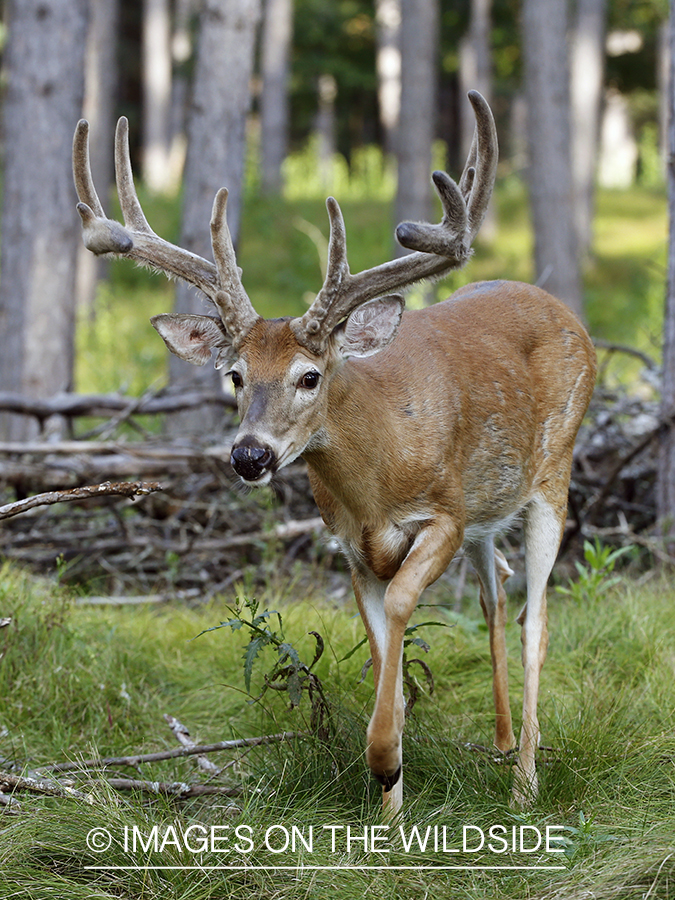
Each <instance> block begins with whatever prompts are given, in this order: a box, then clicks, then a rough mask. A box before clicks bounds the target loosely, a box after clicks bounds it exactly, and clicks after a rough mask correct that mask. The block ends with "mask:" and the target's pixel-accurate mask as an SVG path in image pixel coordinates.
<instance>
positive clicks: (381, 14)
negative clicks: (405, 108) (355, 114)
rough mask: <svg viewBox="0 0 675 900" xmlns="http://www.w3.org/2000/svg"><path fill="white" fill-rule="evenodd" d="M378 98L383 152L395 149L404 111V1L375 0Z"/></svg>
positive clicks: (391, 152)
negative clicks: (402, 42)
mask: <svg viewBox="0 0 675 900" xmlns="http://www.w3.org/2000/svg"><path fill="white" fill-rule="evenodd" d="M375 25H376V33H375V40H376V46H377V49H376V58H375V65H376V69H377V100H378V106H379V112H380V124H381V126H382V131H383V133H384V151H385V153H388V154H394V153H395V152H396V136H397V133H398V124H399V117H400V113H401V0H375Z"/></svg>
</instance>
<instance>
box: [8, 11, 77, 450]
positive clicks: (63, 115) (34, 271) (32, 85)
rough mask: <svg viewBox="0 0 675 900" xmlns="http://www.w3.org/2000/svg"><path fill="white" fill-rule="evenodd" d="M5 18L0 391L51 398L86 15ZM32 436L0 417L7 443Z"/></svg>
mask: <svg viewBox="0 0 675 900" xmlns="http://www.w3.org/2000/svg"><path fill="white" fill-rule="evenodd" d="M7 13H8V18H7V21H8V25H9V39H8V42H7V46H6V49H5V60H4V62H5V68H6V76H7V85H6V89H5V96H4V109H3V117H4V124H3V134H4V140H5V166H4V187H3V204H2V238H3V239H2V251H1V258H0V271H1V273H2V274H1V277H0V385H2V389H3V390H5V391H17V392H22V393H26V394H28V395H29V396H33V397H49V396H52V395H53V394H55V393H58V392H59V391H64V390H67V389H68V388H70V387H71V385H72V378H73V345H74V328H75V269H76V260H77V251H78V246H79V243H80V237H79V234H78V232H79V231H80V223H79V221H78V220H79V217H78V215H77V213H76V212H75V209H74V207H75V202H76V199H77V198H76V196H75V191H74V188H73V178H72V172H71V162H70V158H71V148H72V140H73V130H74V127H75V124H76V122H77V120H78V118H79V117H80V116H81V113H82V95H83V91H84V48H85V41H86V24H87V5H86V0H12V2H10V3H9V4H8V7H7ZM34 431H35V426H34V425H33V424H31V423H30V421H29V420H28V419H25V418H19V417H14V416H2V417H0V435H1V436H2V439H3V440H19V439H25V438H27V437H30V436H33V434H34Z"/></svg>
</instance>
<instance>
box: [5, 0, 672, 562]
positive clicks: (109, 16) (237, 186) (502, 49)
mask: <svg viewBox="0 0 675 900" xmlns="http://www.w3.org/2000/svg"><path fill="white" fill-rule="evenodd" d="M669 21H670V22H671V25H672V18H671V19H670V20H669V9H668V4H667V3H666V2H665V0H569V2H563V0H334V2H331V3H325V2H319V0H144V2H142V3H137V2H132V0H5V3H4V5H3V10H2V31H1V38H2V65H3V68H2V86H3V94H2V132H1V141H2V151H3V167H2V172H3V182H2V223H1V228H2V248H1V254H0V441H4V443H3V445H2V446H3V448H4V450H3V453H5V454H8V456H7V457H6V459H7V460H8V461H7V462H6V463H3V464H2V466H0V468H1V471H0V475H1V476H2V479H3V485H4V488H5V489H6V490H5V493H6V495H7V496H8V498H9V497H11V496H12V494H13V495H15V496H18V497H21V496H25V495H26V494H29V493H31V492H34V491H35V490H38V489H40V488H42V489H44V488H45V487H53V486H55V485H56V484H57V482H58V486H64V485H65V486H72V485H73V484H79V483H86V481H84V479H85V478H89V479H90V480H96V478H100V476H101V474H102V471H105V472H106V473H107V477H114V476H115V475H117V474H129V472H126V473H125V472H122V471H121V470H120V471H119V472H118V470H117V469H116V468H115V465H113V464H112V463H111V462H110V460H109V461H108V463H107V464H106V465H107V466H108V468H106V467H105V465H104V464H103V463H101V464H100V466H98V467H97V466H94V467H93V468H92V467H91V466H90V467H89V468H87V467H85V469H86V472H85V471H84V470H82V469H81V468H78V467H77V466H76V465H75V463H74V462H72V461H71V463H70V467H68V466H65V467H64V466H63V465H61V466H60V468H59V467H56V468H54V466H52V467H51V469H49V472H50V473H51V474H50V475H49V477H47V476H45V474H44V460H45V458H46V457H45V456H44V452H45V451H44V450H40V451H39V452H40V453H42V454H43V455H42V456H40V458H39V463H40V467H41V469H40V471H41V474H40V476H39V477H38V475H37V474H36V471H37V469H36V468H31V467H30V465H29V464H28V463H27V462H26V457H25V456H23V457H21V458H20V457H19V455H17V454H18V453H19V449H18V448H20V447H21V446H23V444H25V443H26V442H33V444H32V445H31V446H33V449H34V451H35V452H36V453H37V452H38V450H37V449H35V447H36V446H37V445H36V444H35V442H36V441H38V442H40V441H43V442H44V441H47V442H51V444H52V445H53V447H52V449H53V448H54V447H56V446H57V444H58V443H59V441H60V442H61V445H60V446H61V447H62V451H63V452H64V453H65V448H66V444H65V443H64V442H65V441H67V440H69V439H70V440H72V439H73V438H77V439H78V440H80V439H82V438H91V437H99V438H101V437H108V438H109V437H112V436H115V438H116V439H119V438H120V435H122V436H123V437H124V440H125V441H126V440H130V439H131V438H134V437H138V436H139V434H140V437H141V438H144V439H147V438H148V437H150V436H151V435H157V434H159V433H160V432H161V433H162V434H163V435H164V436H165V437H166V438H168V439H169V440H172V441H174V442H175V441H186V440H187V439H188V437H191V438H192V439H193V440H196V441H197V442H199V441H201V442H202V444H203V443H204V442H206V443H207V444H209V443H210V444H212V445H213V444H216V443H218V442H220V444H221V445H222V446H226V444H227V434H228V431H231V430H232V427H233V419H232V416H231V415H230V414H228V415H225V416H224V415H223V406H225V407H226V408H227V407H231V406H232V401H231V399H228V398H227V397H223V395H222V388H221V385H220V382H219V380H218V374H217V373H216V372H215V371H214V370H212V369H210V367H205V368H204V369H203V370H201V369H196V368H195V367H192V366H188V365H187V364H185V363H182V362H181V361H179V360H177V359H176V358H174V357H171V359H169V358H168V357H169V354H168V353H167V352H166V350H165V347H164V345H163V344H162V342H161V341H160V340H159V339H158V338H157V336H156V334H155V333H154V331H153V330H152V328H151V326H150V324H149V321H148V320H149V318H150V316H151V315H154V314H157V313H159V312H167V311H170V310H171V309H172V308H175V309H177V310H179V311H195V312H196V311H204V307H205V304H204V302H203V299H202V298H200V297H198V296H197V295H196V293H195V292H194V291H191V290H189V289H188V288H186V287H185V286H183V285H177V286H175V285H172V284H169V283H167V282H166V280H165V279H164V278H162V277H158V276H156V275H153V274H152V273H150V272H147V271H144V270H139V269H136V268H134V267H133V266H130V265H129V263H128V262H125V261H112V260H101V259H97V258H95V257H94V256H93V255H92V254H90V253H88V251H86V250H84V248H83V247H82V243H81V239H80V234H79V232H80V221H79V217H78V215H77V213H76V211H75V202H76V197H75V192H74V189H73V183H72V174H71V162H70V154H71V142H72V135H73V131H74V127H75V124H76V122H77V120H78V119H79V118H80V116H82V115H84V116H85V117H86V118H87V119H88V120H89V122H90V126H91V128H90V146H91V158H92V168H93V173H94V180H95V183H96V185H97V188H98V191H99V194H100V196H101V199H102V202H103V205H104V207H105V208H106V211H107V213H108V214H109V215H110V216H111V217H115V216H116V215H117V205H116V196H115V191H114V174H113V144H114V138H113V135H114V127H115V121H116V119H117V117H118V116H120V115H124V116H127V117H128V119H129V122H130V133H131V155H132V160H133V164H134V169H135V176H136V181H137V185H138V189H139V194H140V197H141V201H142V203H143V206H144V209H145V212H146V215H147V217H148V219H149V221H150V224H151V225H152V227H153V228H154V229H155V230H156V231H157V233H158V234H160V235H161V236H162V237H165V238H167V239H169V240H172V241H174V242H176V243H178V244H180V245H182V246H184V247H186V248H188V249H191V250H193V251H194V252H197V253H199V254H200V255H202V256H209V255H210V244H209V228H208V224H209V219H210V213H211V204H212V201H213V197H214V194H215V192H216V190H217V189H218V188H219V187H220V186H221V185H225V186H227V187H228V189H229V191H230V202H229V204H228V218H229V220H230V225H231V228H232V230H233V233H234V234H235V236H236V243H237V256H238V261H239V264H240V265H241V266H242V268H243V270H244V283H245V285H246V288H247V291H248V293H249V295H250V296H251V298H252V300H253V302H254V304H255V305H256V308H257V309H258V311H259V312H260V313H261V314H262V315H264V316H275V315H299V314H301V313H302V312H303V311H304V309H305V308H306V305H307V304H308V303H309V302H310V301H311V299H312V298H313V296H314V293H315V292H316V290H317V289H318V287H319V286H320V284H321V282H322V271H321V270H322V266H323V265H324V263H325V254H326V247H327V231H328V225H327V218H326V212H325V206H324V201H325V198H326V196H328V195H329V194H333V195H335V196H336V197H337V198H338V200H339V201H340V203H341V205H342V207H343V211H344V213H345V218H346V224H347V234H348V242H349V247H350V263H351V266H352V269H353V270H355V271H357V270H360V269H363V268H366V267H369V266H372V265H375V264H377V263H379V262H382V261H383V260H385V259H387V258H389V257H391V256H392V255H393V254H395V253H396V252H397V250H396V248H395V247H394V242H393V229H394V226H395V224H396V222H398V221H401V220H402V219H435V218H437V216H438V210H439V207H437V206H435V205H434V204H435V203H436V201H435V199H434V198H433V194H432V191H431V190H430V179H429V175H430V172H431V171H432V169H433V168H444V169H446V170H447V171H448V172H449V173H450V174H451V175H453V176H455V177H458V176H459V174H460V172H461V170H462V167H463V163H464V159H465V158H466V154H467V150H468V145H469V142H470V140H471V134H472V130H473V114H472V111H471V107H470V105H469V103H468V102H467V100H466V92H467V90H469V89H472V88H476V89H478V90H480V91H481V92H482V93H483V94H484V95H485V96H486V97H487V98H488V100H489V102H490V103H491V105H492V108H493V110H494V113H495V117H496V121H497V129H498V134H499V139H500V167H499V172H498V178H497V188H496V192H495V197H494V200H493V203H492V207H491V211H490V214H489V216H488V219H487V220H486V222H485V224H484V226H483V230H482V232H481V234H480V235H479V238H478V240H477V242H476V254H475V256H474V258H473V259H472V260H471V262H470V263H469V265H468V266H467V267H466V269H465V270H463V271H462V272H459V273H456V274H453V275H452V276H451V277H450V278H448V279H446V280H445V281H444V282H443V283H441V284H439V285H434V286H432V287H430V288H428V289H426V290H424V291H417V292H413V293H412V294H411V295H410V296H409V298H408V303H409V305H415V304H421V303H428V302H433V301H434V300H436V299H441V298H443V297H445V296H447V295H448V294H449V293H450V291H451V290H452V289H454V288H456V287H458V286H459V285H461V284H463V283H466V282H469V281H476V280H480V279H483V278H509V279H520V280H524V281H535V282H536V283H538V284H540V285H541V286H543V287H545V288H546V289H547V290H549V291H551V292H552V293H554V294H557V295H558V296H560V297H561V298H562V299H564V300H565V301H566V302H568V303H569V304H570V305H571V306H572V307H573V308H574V309H575V310H576V311H577V312H578V313H579V315H580V316H581V317H582V318H583V319H584V320H585V321H586V323H587V324H588V326H589V329H590V331H591V334H592V336H593V337H594V339H595V340H596V343H597V346H598V348H599V351H600V354H601V362H602V367H601V371H602V376H603V382H604V384H605V385H606V386H609V387H610V388H612V389H614V388H616V386H617V385H620V386H621V390H622V392H623V394H622V397H623V398H624V399H622V401H621V403H622V404H623V405H622V406H621V412H620V414H616V415H614V414H613V418H612V422H613V424H616V423H617V422H618V421H619V420H621V429H622V431H621V439H620V441H619V443H618V444H617V445H616V446H615V445H613V451H612V452H615V451H616V452H618V453H619V457H616V458H614V457H613V458H612V459H613V461H612V462H611V465H614V466H618V465H619V463H620V462H621V459H622V457H621V453H623V455H624V456H628V455H629V454H630V453H631V452H632V450H631V447H632V445H631V443H630V442H631V440H632V439H635V440H638V441H640V440H643V441H645V442H646V443H645V446H647V444H648V443H649V441H648V438H649V436H650V435H651V438H649V440H650V441H651V443H650V444H649V452H650V454H651V455H652V457H653V456H654V453H653V451H654V446H653V444H654V438H655V436H656V437H658V438H659V440H660V442H661V447H662V450H661V455H660V460H661V463H660V466H661V468H660V473H659V479H660V487H659V489H658V490H656V491H655V496H656V499H657V501H658V502H660V503H661V507H660V510H659V512H660V517H661V519H662V521H666V520H668V521H670V522H672V520H673V516H674V512H673V511H675V474H674V473H675V441H673V438H672V432H673V428H672V421H673V409H674V408H675V375H673V371H674V370H675V364H674V363H673V362H672V360H673V359H675V351H674V350H673V349H672V348H673V347H674V346H675V336H674V335H673V332H674V331H675V326H673V325H672V322H673V321H674V320H675V311H673V303H672V300H670V301H669V303H670V307H668V308H669V309H670V310H671V312H669V313H668V315H667V316H666V317H665V319H664V309H665V304H664V298H665V296H666V282H667V277H666V276H667V257H668V253H667V240H666V237H667V220H668V215H667V197H666V194H667V191H666V183H667V166H666V161H667V159H668V158H669V153H672V152H673V151H672V149H671V150H670V151H669V150H668V127H669V122H671V121H672V117H671V116H670V115H669V105H671V106H672V93H671V92H670V91H669V66H670V65H671V57H672V54H671V53H670V51H669V45H670V44H671V43H672V35H671V32H670V30H669ZM669 98H670V102H669ZM664 321H665V323H666V326H668V322H671V326H670V338H668V334H669V332H668V327H666V330H665V332H664ZM664 334H665V338H664ZM664 346H665V353H666V365H665V374H664V368H662V362H663V355H662V354H663V349H664ZM669 347H670V348H671V349H670V350H669V349H668V348H669ZM626 348H627V352H624V351H625V350H626ZM668 360H671V362H669V361H668ZM669 372H670V375H669V374H668V373H669ZM664 378H665V380H664ZM625 396H629V400H628V401H626V400H625ZM171 398H173V400H172V399H171ZM614 401H616V395H613V402H614ZM636 404H637V405H636ZM161 410H164V411H169V410H174V411H173V413H172V414H171V415H166V416H163V417H162V416H160V417H158V416H156V415H155V416H153V417H149V416H138V415H137V414H138V413H139V412H147V413H151V412H154V413H156V412H158V411H161ZM83 414H87V417H86V418H78V417H81V416H82V415H83ZM111 416H112V419H111ZM97 417H98V418H97ZM101 417H103V422H101ZM111 421H112V424H111ZM117 426H120V427H117ZM120 428H121V430H120ZM115 429H117V430H115ZM605 431H606V429H605ZM594 434H595V432H594ZM603 434H604V432H603ZM594 440H596V443H597V441H599V440H600V439H599V438H594ZM602 440H603V441H605V440H606V434H604V437H603V438H602ZM17 442H18V443H17ZM81 444H82V441H80V443H79V444H78V447H80V449H79V451H78V452H81V453H84V452H85V451H83V450H82V449H81ZM26 446H29V445H28V444H26ZM76 449H77V448H76ZM86 452H87V453H89V452H92V453H93V452H94V451H93V450H91V451H90V450H89V449H88V450H87V451H86ZM223 452H224V451H223ZM115 458H116V459H117V457H115ZM36 459H37V457H36ZM617 460H618V461H617ZM31 465H32V463H31ZM35 465H36V466H37V463H35ZM172 465H173V469H172V471H174V473H176V474H177V473H178V472H179V465H178V463H177V462H176V461H175V459H174V460H173V463H172ZM181 465H182V463H181ZM611 465H610V469H611ZM66 469H67V474H68V477H67V478H66V476H65V475H64V474H63V473H64V472H65V470H66ZM57 470H58V471H59V472H61V474H62V476H63V477H62V480H61V481H59V478H58V477H57V475H56V474H55V473H56V472H57ZM617 471H618V470H617ZM645 471H646V470H645ZM74 472H76V473H77V474H73V473H74ZM138 474H143V473H142V472H141V471H140V469H139V473H138ZM609 474H610V475H611V478H610V481H616V480H617V475H616V473H615V474H614V475H612V474H611V471H610V473H609ZM59 477H60V476H59ZM603 477H604V476H603ZM608 477H609V476H608ZM68 478H70V480H68ZM636 479H637V481H640V479H641V480H642V481H641V483H643V484H647V485H648V490H649V492H650V497H651V498H652V499H650V500H649V504H652V503H653V502H655V501H654V480H655V475H654V460H653V458H652V460H651V462H650V463H649V472H648V474H647V475H645V473H644V472H643V471H642V470H641V471H640V472H639V473H638V475H637V476H635V477H634V478H633V481H632V482H631V484H632V485H633V486H632V487H631V488H630V490H628V488H626V490H625V491H624V496H622V497H621V498H620V499H619V500H617V503H618V504H621V503H623V504H624V506H623V507H622V509H625V510H628V513H629V514H630V511H631V507H630V502H632V499H634V498H633V495H634V494H637V493H641V492H642V489H640V491H637V488H635V486H634V483H636ZM603 483H604V482H603ZM596 487H597V485H596ZM588 490H590V488H588ZM608 490H609V488H607V489H606V490H605V488H603V487H599V488H597V492H596V498H595V499H596V501H597V496H598V494H599V496H600V497H601V499H602V500H603V502H605V504H606V500H607V492H608ZM628 494H630V496H627V495H628ZM594 502H595V501H594ZM626 504H627V505H626ZM640 504H642V498H640V501H639V503H638V502H637V501H636V508H637V507H639V509H642V508H643V506H644V504H642V506H641V505H640ZM597 505H598V504H597V503H596V506H597ZM600 505H602V504H600ZM638 511H639V510H638ZM614 512H616V511H615V510H614ZM613 514H614V513H613ZM638 519H639V527H643V526H645V525H646V524H649V525H650V526H651V524H653V521H654V516H653V515H651V513H650V514H649V515H648V516H646V517H643V518H640V516H639V515H638ZM596 524H598V523H596ZM604 524H605V525H606V526H608V523H607V522H605V523H604ZM19 555H20V554H19Z"/></svg>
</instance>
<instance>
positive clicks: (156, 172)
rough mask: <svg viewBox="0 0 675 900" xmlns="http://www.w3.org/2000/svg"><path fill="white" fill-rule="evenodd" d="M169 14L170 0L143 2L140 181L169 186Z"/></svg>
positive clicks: (157, 187) (152, 186) (153, 186)
mask: <svg viewBox="0 0 675 900" xmlns="http://www.w3.org/2000/svg"><path fill="white" fill-rule="evenodd" d="M170 153H171V15H170V11H169V0H144V2H143V180H144V181H145V183H146V185H147V186H148V187H149V188H150V190H152V191H156V192H162V191H166V190H168V189H169V188H170V187H171V167H170Z"/></svg>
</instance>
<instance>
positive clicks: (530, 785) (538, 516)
mask: <svg viewBox="0 0 675 900" xmlns="http://www.w3.org/2000/svg"><path fill="white" fill-rule="evenodd" d="M566 509H567V507H566V505H563V504H562V503H556V504H555V505H554V504H553V503H551V502H549V500H548V499H547V498H545V497H544V496H543V495H542V494H539V495H538V496H536V497H535V498H534V499H533V500H532V501H531V503H530V504H529V506H528V507H527V509H526V518H525V555H526V568H527V602H526V604H525V606H524V607H523V610H522V612H521V613H520V615H519V616H518V622H519V623H520V625H521V626H522V632H521V643H522V661H523V668H524V670H525V680H524V690H523V724H522V730H521V733H520V749H519V753H518V765H517V766H516V769H515V780H514V784H513V799H514V801H515V803H517V804H519V805H526V804H527V803H528V802H531V801H532V800H533V799H534V798H535V797H536V796H537V787H538V785H537V772H536V768H535V753H536V750H537V748H538V746H539V721H538V718H537V700H538V696H539V676H540V673H541V669H542V666H543V665H544V660H545V659H546V651H547V649H548V627H547V611H546V586H547V583H548V578H549V575H550V574H551V570H552V569H553V564H554V562H555V559H556V556H557V554H558V548H559V546H560V539H561V536H562V527H563V522H564V516H565V512H566Z"/></svg>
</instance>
